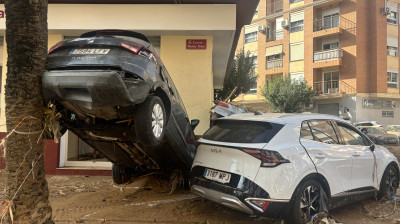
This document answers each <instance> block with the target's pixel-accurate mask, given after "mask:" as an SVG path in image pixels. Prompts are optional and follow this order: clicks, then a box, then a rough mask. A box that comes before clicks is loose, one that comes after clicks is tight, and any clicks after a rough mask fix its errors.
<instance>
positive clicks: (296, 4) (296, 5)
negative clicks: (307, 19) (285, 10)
mask: <svg viewBox="0 0 400 224" xmlns="http://www.w3.org/2000/svg"><path fill="white" fill-rule="evenodd" d="M303 5H304V1H301V2H296V3H293V4H290V8H291V9H295V8H297V7H300V6H303Z"/></svg>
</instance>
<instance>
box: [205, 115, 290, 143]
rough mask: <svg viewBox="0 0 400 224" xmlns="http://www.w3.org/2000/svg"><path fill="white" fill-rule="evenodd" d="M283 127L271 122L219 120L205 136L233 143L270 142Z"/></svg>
mask: <svg viewBox="0 0 400 224" xmlns="http://www.w3.org/2000/svg"><path fill="white" fill-rule="evenodd" d="M282 127H283V125H281V124H276V123H269V122H258V121H240V120H217V121H216V123H215V125H214V126H213V127H212V128H210V129H209V130H208V131H207V132H206V133H205V134H204V135H203V138H204V139H207V140H212V141H219V142H231V143H268V142H269V141H270V140H271V139H272V138H273V137H274V136H275V135H276V134H277V133H278V132H279V131H280V130H281V129H282Z"/></svg>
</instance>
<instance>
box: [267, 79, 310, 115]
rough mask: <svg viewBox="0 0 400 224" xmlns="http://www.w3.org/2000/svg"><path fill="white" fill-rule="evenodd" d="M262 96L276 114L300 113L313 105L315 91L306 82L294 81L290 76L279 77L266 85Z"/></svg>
mask: <svg viewBox="0 0 400 224" xmlns="http://www.w3.org/2000/svg"><path fill="white" fill-rule="evenodd" d="M262 95H263V96H264V97H265V99H266V100H267V101H268V102H269V103H270V104H271V106H273V107H274V108H275V110H276V112H284V113H300V112H303V111H304V107H305V106H308V105H309V104H311V103H312V97H313V96H315V95H316V94H315V91H314V90H312V88H311V87H310V86H308V85H307V83H306V81H304V80H301V81H300V80H296V81H293V82H292V80H291V79H290V76H289V75H286V76H285V77H277V78H275V79H273V81H272V82H270V83H269V84H266V85H265V86H264V88H263V90H262Z"/></svg>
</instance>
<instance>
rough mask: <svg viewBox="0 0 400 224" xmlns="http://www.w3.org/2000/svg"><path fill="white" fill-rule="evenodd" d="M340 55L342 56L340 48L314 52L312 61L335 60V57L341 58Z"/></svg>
mask: <svg viewBox="0 0 400 224" xmlns="http://www.w3.org/2000/svg"><path fill="white" fill-rule="evenodd" d="M342 57H343V50H342V49H332V50H325V51H317V52H314V62H318V61H329V60H336V59H341V58H342Z"/></svg>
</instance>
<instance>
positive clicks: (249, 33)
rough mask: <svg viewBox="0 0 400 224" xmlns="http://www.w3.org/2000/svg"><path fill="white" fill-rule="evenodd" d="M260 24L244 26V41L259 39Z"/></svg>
mask: <svg viewBox="0 0 400 224" xmlns="http://www.w3.org/2000/svg"><path fill="white" fill-rule="evenodd" d="M257 36H258V25H257V24H256V25H250V26H245V27H244V42H245V43H250V42H254V41H257V40H258V37H257Z"/></svg>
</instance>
